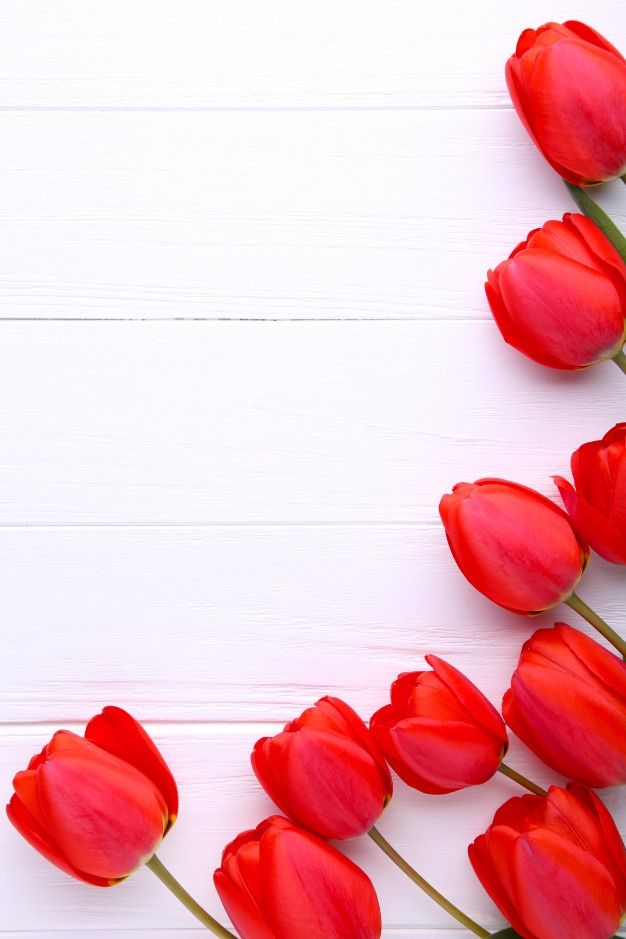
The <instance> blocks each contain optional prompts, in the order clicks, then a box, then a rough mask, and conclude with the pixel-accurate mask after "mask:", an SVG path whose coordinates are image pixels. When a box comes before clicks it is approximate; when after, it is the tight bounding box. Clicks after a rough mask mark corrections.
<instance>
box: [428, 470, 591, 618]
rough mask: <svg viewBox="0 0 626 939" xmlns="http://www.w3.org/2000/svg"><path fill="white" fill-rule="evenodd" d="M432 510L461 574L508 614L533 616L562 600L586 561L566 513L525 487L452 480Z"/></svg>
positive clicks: (502, 482) (497, 481)
mask: <svg viewBox="0 0 626 939" xmlns="http://www.w3.org/2000/svg"><path fill="white" fill-rule="evenodd" d="M439 512H440V514H441V518H442V521H443V524H444V527H445V530H446V535H447V538H448V543H449V545H450V549H451V551H452V554H453V555H454V559H455V561H456V563H457V564H458V566H459V568H460V569H461V571H462V573H463V574H464V575H465V576H466V577H467V579H468V580H469V582H470V583H471V584H473V586H474V587H476V589H477V590H480V592H481V593H483V594H484V595H485V596H486V597H489V599H490V600H493V602H494V603H498V604H499V605H500V606H503V607H505V608H506V609H508V610H511V611H512V612H514V613H525V614H531V615H532V614H533V613H540V612H541V611H542V610H548V609H550V608H551V607H553V606H557V604H559V603H561V602H562V601H564V600H567V599H568V598H569V597H570V596H571V594H572V593H573V591H574V589H575V587H576V585H577V583H578V581H579V580H580V578H581V576H582V574H583V571H584V570H585V567H586V565H587V561H588V558H589V552H588V550H587V546H586V544H585V543H584V542H583V541H582V539H581V538H579V536H578V535H577V534H576V532H575V531H574V529H573V528H572V525H571V523H570V521H569V518H568V517H567V515H566V514H565V512H563V511H562V509H560V508H559V507H558V506H557V505H555V504H554V503H553V502H551V501H550V500H549V499H546V498H545V496H542V495H540V494H539V493H538V492H535V491H534V490H532V489H526V487H525V486H518V485H517V484H516V483H511V482H507V481H506V480H504V479H479V480H478V481H477V482H475V483H458V484H457V485H456V486H455V487H454V489H453V491H452V493H450V494H449V495H445V496H444V497H443V499H442V500H441V502H440V504H439Z"/></svg>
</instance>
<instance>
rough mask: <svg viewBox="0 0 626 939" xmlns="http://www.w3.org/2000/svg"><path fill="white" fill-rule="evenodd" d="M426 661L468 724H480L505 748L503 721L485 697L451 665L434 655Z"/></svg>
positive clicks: (505, 738) (505, 737)
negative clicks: (463, 713) (465, 717)
mask: <svg viewBox="0 0 626 939" xmlns="http://www.w3.org/2000/svg"><path fill="white" fill-rule="evenodd" d="M426 661H427V662H428V664H429V665H430V666H431V668H432V669H433V670H434V672H435V674H436V675H437V677H438V678H439V679H440V680H441V681H442V682H443V683H444V685H445V686H446V687H447V688H448V689H449V690H450V692H451V694H452V695H454V698H455V699H456V700H457V701H458V702H459V703H460V704H461V705H462V707H463V708H464V710H465V712H466V715H467V717H468V718H469V722H470V723H476V724H480V725H481V726H482V727H483V728H484V730H485V732H486V733H487V734H491V735H492V736H493V737H494V739H495V740H496V741H498V742H499V743H500V744H501V745H502V746H503V747H505V748H506V746H507V744H508V741H507V735H506V728H505V726H504V721H503V720H502V718H501V717H500V715H499V714H498V712H497V711H496V709H495V708H494V706H493V704H491V702H490V701H488V700H487V698H486V697H485V695H484V694H483V693H482V691H480V690H479V689H478V688H477V687H476V685H474V684H473V683H472V682H471V681H470V680H469V678H466V676H465V675H464V674H463V673H462V672H460V671H459V670H458V669H457V668H454V666H453V665H450V664H449V663H448V662H444V660H443V659H440V658H439V657H438V656H436V655H427V656H426Z"/></svg>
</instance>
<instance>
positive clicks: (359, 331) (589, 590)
mask: <svg viewBox="0 0 626 939" xmlns="http://www.w3.org/2000/svg"><path fill="white" fill-rule="evenodd" d="M574 15H575V16H576V17H577V18H580V19H583V20H587V21H589V22H590V23H592V24H593V25H594V26H596V27H597V28H598V29H600V30H601V31H603V32H605V33H606V34H607V36H609V38H611V39H612V40H613V41H614V42H615V43H616V44H617V45H621V46H622V47H624V46H625V45H626V12H625V11H624V8H623V5H622V4H620V3H618V2H617V0H605V2H604V3H602V4H601V5H599V6H598V4H594V3H591V2H588V0H581V2H579V3H578V5H577V6H576V9H573V8H572V7H571V5H570V4H569V3H566V2H564V0H555V2H553V3H552V4H551V7H550V9H549V10H547V9H546V7H545V4H543V3H540V2H539V0H529V2H527V3H526V4H524V5H523V8H522V7H521V6H520V7H519V8H518V9H514V8H513V7H512V5H510V4H503V3H501V2H496V0H480V2H479V3H474V4H467V3H461V2H460V0H442V2H441V3H439V4H437V5H431V7H423V6H422V5H419V4H416V3H415V2H414V0H390V2H386V3H382V2H379V0H376V2H369V0H364V2H359V3H356V2H352V0H346V2H339V3H338V2H330V0H316V2H309V0H292V2H287V0H269V2H268V3H266V4H258V3H256V2H254V0H229V2H224V0H211V2H209V3H207V2H205V0H202V2H200V0H180V2H179V3H177V4H175V5H172V4H171V3H169V2H161V0H135V2H134V3H132V4H127V3H121V2H119V0H113V2H110V0H107V2H104V0H94V2H92V3H90V4H89V5H87V6H86V5H85V4H83V3H81V2H78V0H71V2H70V0H60V2H59V3H55V4H54V5H50V4H49V3H45V2H43V0H6V2H4V3H3V4H2V5H1V8H0V57H1V61H2V73H1V75H0V123H1V125H2V128H3V134H2V147H1V148H0V180H1V181H2V199H1V200H0V225H1V226H2V232H3V256H2V263H1V264H0V439H1V440H2V450H1V455H0V558H1V561H2V563H1V564H0V596H1V597H2V602H1V603H0V630H1V632H2V636H3V640H4V644H3V655H2V659H1V660H0V769H1V775H0V778H1V779H2V780H3V786H4V791H5V793H6V794H7V795H8V792H9V790H10V779H11V776H12V774H13V773H14V772H15V771H16V770H17V769H19V768H21V767H23V766H24V765H25V763H26V761H27V760H28V758H29V757H30V756H31V755H32V753H34V752H35V751H36V750H38V749H40V747H41V745H42V744H43V743H44V742H45V740H46V738H47V737H48V736H49V734H50V733H51V732H52V731H53V730H54V729H55V728H56V727H59V726H67V727H70V728H72V729H75V730H80V729H81V728H82V726H83V724H84V721H85V720H86V719H88V718H89V716H90V715H91V714H93V713H94V712H95V711H97V710H99V709H100V708H101V707H102V706H103V705H104V704H107V703H117V704H119V705H121V706H125V707H127V708H129V709H130V710H132V712H133V713H135V714H136V715H137V716H138V717H139V718H142V719H144V720H146V721H148V722H149V728H150V730H151V731H152V732H153V733H154V734H155V737H156V739H157V740H158V742H159V745H160V746H161V747H162V749H163V752H164V753H165V755H166V757H167V759H168V760H169V762H170V765H171V766H172V769H173V771H174V773H175V775H176V777H177V779H178V781H179V784H180V789H181V800H182V812H181V817H180V820H179V822H178V823H177V825H176V827H175V828H174V830H173V831H172V833H171V835H170V836H169V837H168V840H167V842H166V844H165V845H164V848H163V858H164V860H166V861H169V862H170V863H171V866H172V868H173V870H175V872H176V874H178V875H180V877H181V879H183V880H184V881H185V882H186V883H188V885H189V886H190V887H191V888H192V889H193V890H195V891H196V892H197V894H198V896H199V897H200V898H201V899H203V900H204V901H206V903H207V905H208V906H209V907H210V908H211V910H212V911H213V912H214V913H216V915H221V914H220V910H219V904H218V902H217V899H216V897H215V895H214V893H213V890H212V887H211V884H210V874H211V872H212V870H213V868H214V867H215V866H216V864H217V863H218V861H219V855H220V852H221V849H222V847H223V846H224V844H225V843H226V842H227V841H228V840H230V839H231V838H232V837H233V836H234V835H235V834H236V833H237V832H238V831H239V830H240V829H243V828H245V827H249V826H251V825H254V824H256V822H257V821H259V820H260V819H261V818H262V817H263V816H265V815H267V814H269V813H270V811H271V806H270V804H269V802H268V800H267V799H266V797H265V796H264V795H263V793H262V792H261V791H260V790H259V788H258V786H257V785H256V783H255V782H254V779H253V777H252V774H251V772H250V770H249V765H248V755H249V750H250V747H251V745H252V744H253V743H254V741H255V740H256V739H257V737H258V736H260V735H261V734H262V733H265V732H268V731H272V730H275V729H277V728H278V727H279V726H280V723H281V722H283V721H285V720H287V719H288V718H289V717H291V716H293V715H295V714H296V713H298V712H299V711H300V710H302V709H303V708H304V707H306V706H307V705H309V704H310V703H312V702H313V701H314V700H316V698H317V697H319V696H320V695H322V694H324V693H332V694H338V695H343V696H345V697H346V698H347V699H348V700H349V701H350V702H351V703H352V704H353V705H354V706H355V707H356V708H357V709H358V710H359V711H360V713H361V714H362V715H363V716H364V717H367V716H368V715H369V714H371V713H372V711H373V710H374V709H375V708H377V707H379V706H380V705H381V704H382V703H384V701H385V699H386V695H387V692H388V686H389V683H390V681H391V680H392V679H393V678H394V677H395V676H396V674H397V673H398V672H400V671H403V670H407V669H414V668H419V667H420V666H421V664H422V662H423V656H424V654H426V653H427V652H429V651H433V652H436V653H438V654H440V655H442V656H443V657H446V658H448V659H449V660H450V661H452V662H453V663H454V664H456V665H457V666H458V667H460V668H462V669H463V670H464V671H465V672H466V673H467V674H468V675H469V676H470V677H471V678H472V679H473V680H474V681H476V683H477V684H479V685H480V686H481V687H482V688H483V689H484V690H485V691H486V693H487V694H488V695H489V697H490V698H491V700H492V701H493V702H494V703H496V704H498V703H499V701H500V698H501V695H502V693H503V691H504V690H505V689H506V687H507V682H508V678H509V676H510V673H511V670H512V668H513V666H514V664H515V661H516V657H517V654H518V652H519V648H520V645H521V643H522V642H523V640H524V639H525V638H526V636H527V635H528V634H529V631H530V629H531V627H532V626H534V625H536V624H534V623H533V624H530V623H528V622H525V621H523V620H520V619H517V618H515V617H513V616H512V615H509V614H507V613H505V612H503V611H500V610H498V609H496V608H494V607H492V606H491V605H489V604H488V603H487V601H485V600H484V599H483V598H481V597H480V596H478V595H477V594H476V593H474V592H473V591H472V590H471V588H470V587H469V586H468V585H467V584H466V583H465V582H464V581H463V580H462V578H461V577H460V575H459V574H458V572H457V571H456V569H455V567H454V564H453V562H452V560H451V558H450V556H449V553H448V550H447V547H446V544H445V538H444V536H443V533H442V531H441V528H440V526H439V524H438V520H437V502H438V500H439V497H440V495H441V494H442V492H444V491H445V490H447V489H448V488H449V487H450V486H451V485H452V484H453V483H455V482H456V481H458V480H459V479H463V478H465V479H474V478H478V477H480V476H485V475H501V476H505V477H509V478H514V479H517V480H518V481H520V482H523V483H526V484H529V485H532V486H535V487H537V488H538V489H540V490H541V491H543V492H545V493H546V494H547V495H551V496H554V495H555V489H554V486H553V484H552V482H551V479H550V477H551V476H552V475H553V474H555V473H560V474H566V473H567V465H568V459H569V454H570V452H571V451H572V450H573V449H574V448H575V447H576V446H577V445H578V444H579V443H581V442H582V441H584V440H587V439H592V438H595V437H598V436H600V435H602V434H603V433H604V432H605V431H606V430H607V429H608V428H609V427H610V426H612V425H613V424H614V423H616V422H617V421H618V420H622V419H624V407H623V402H624V400H626V398H625V393H626V388H625V386H624V378H623V376H621V375H620V373H619V372H618V370H617V369H616V368H615V367H614V366H613V365H612V364H610V363H609V364H608V365H605V366H602V367H600V368H597V369H595V370H593V371H590V372H588V373H585V374H581V375H560V374H557V373H551V372H549V371H547V370H543V369H541V368H539V367H538V366H535V365H533V364H532V363H530V362H528V361H526V360H523V359H522V358H521V357H520V356H518V355H517V354H516V353H515V352H514V351H512V350H511V349H509V348H508V347H506V346H504V344H503V343H502V341H501V339H500V337H499V335H498V334H497V331H496V330H495V328H494V326H493V323H492V322H491V319H490V316H489V312H488V309H487V307H486V304H485V300H484V295H483V288H482V282H483V279H484V274H485V271H486V269H487V267H489V266H491V265H494V264H496V263H497V262H498V261H499V260H501V259H502V258H503V257H504V256H505V255H506V254H508V252H509V251H510V250H511V248H512V247H513V246H514V245H515V244H516V243H517V242H518V241H520V240H521V239H522V238H523V237H524V236H525V235H526V234H527V232H528V230H529V229H531V228H533V227H536V226H537V225H539V224H541V223H542V222H543V221H544V220H545V219H547V218H548V217H558V216H560V215H561V214H562V213H563V212H564V211H568V210H571V208H572V205H571V203H570V202H569V200H568V196H567V193H566V192H565V190H564V188H563V186H562V184H561V183H560V181H559V180H558V179H557V178H556V177H555V176H554V174H553V173H552V172H551V171H550V170H549V168H548V167H547V166H545V165H544V164H543V162H542V161H541V159H540V157H539V156H538V155H537V154H536V153H535V151H534V150H533V148H532V146H531V144H530V143H529V141H528V140H527V138H526V136H525V134H524V131H523V129H522V128H521V126H520V124H519V122H518V120H517V118H516V117H515V115H514V113H513V111H512V109H511V107H510V104H509V101H508V97H507V94H506V88H505V84H504V79H503V74H502V72H503V64H504V60H505V59H506V57H507V56H508V54H509V53H510V51H511V50H512V48H513V46H514V43H515V40H516V38H517V35H518V33H519V31H520V30H521V29H522V28H523V27H524V26H527V25H538V24H539V23H540V22H543V21H544V20H545V19H546V17H547V16H551V17H553V18H555V19H559V20H562V19H567V18H571V17H572V16H574ZM600 198H601V200H602V202H603V204H605V205H606V206H607V207H608V208H610V210H611V212H612V214H613V215H614V216H615V217H616V219H618V220H621V221H622V222H626V194H625V193H624V189H623V187H622V186H619V185H617V184H616V185H612V186H607V187H606V188H605V190H604V191H603V192H602V194H601V196H600ZM581 593H582V595H583V596H585V598H586V599H587V600H588V601H589V602H591V603H592V604H594V605H595V606H597V608H598V609H599V610H601V611H602V612H604V613H605V614H606V617H607V619H609V621H610V622H612V623H613V625H615V626H616V627H617V628H621V630H622V632H624V631H626V614H625V613H624V601H625V598H626V583H625V581H624V575H623V571H620V570H617V569H615V568H613V567H611V566H610V565H608V564H606V563H604V562H602V561H600V560H599V559H598V558H594V559H593V562H592V565H591V568H590V571H589V574H588V575H587V576H586V579H585V583H584V586H583V588H582V589H581ZM555 618H563V619H566V620H567V621H569V622H572V623H573V624H575V620H574V618H573V615H569V611H568V610H559V611H556V615H553V616H551V617H543V618H542V619H541V620H540V621H539V622H543V623H546V624H549V623H550V622H552V621H554V619H555ZM511 762H512V763H514V764H515V765H516V766H517V767H518V768H519V769H521V770H523V771H527V772H528V773H529V774H532V775H533V776H535V777H536V778H537V779H538V781H540V782H543V783H548V782H550V781H551V779H552V778H553V777H551V775H550V773H549V772H548V771H547V770H546V769H544V768H543V767H541V766H540V765H539V764H538V763H537V761H536V760H535V759H534V758H533V757H532V756H531V755H530V754H528V752H526V751H525V750H524V748H523V747H521V745H519V744H517V743H516V742H515V741H514V742H513V747H512V751H511ZM514 792H515V790H514V788H513V786H512V784H511V783H510V782H509V781H507V780H505V779H502V778H499V779H497V780H494V781H493V782H492V783H490V784H489V785H488V786H485V787H482V788H481V789H479V790H474V791H471V792H465V793H460V794H457V795H455V796H450V797H446V798H444V799H432V798H430V799H429V798H427V797H425V796H421V795H418V794H417V793H413V792H410V791H409V790H407V789H406V788H405V787H403V786H402V785H400V784H398V787H397V794H396V799H395V800H394V802H393V803H392V806H391V807H390V808H389V810H388V812H387V813H386V815H385V816H384V818H383V820H382V821H381V826H380V827H381V829H382V830H383V831H384V832H385V834H387V835H388V836H389V837H390V839H391V840H393V841H394V842H395V843H396V844H397V846H398V847H399V848H400V849H401V850H403V851H405V852H406V854H407V856H408V857H409V858H410V859H411V860H412V861H414V862H415V864H416V866H418V867H420V869H421V870H422V872H423V873H424V874H425V875H426V876H428V877H430V878H431V879H432V880H433V882H434V883H435V884H436V885H437V886H438V887H439V888H440V889H442V890H444V891H445V892H447V893H448V894H449V895H450V897H451V898H452V899H453V900H454V901H455V902H457V903H458V904H460V905H461V906H463V907H464V908H465V909H466V910H467V912H468V913H470V914H471V915H473V916H475V918H477V919H479V920H480V921H481V922H482V923H484V924H485V925H486V926H487V927H490V928H494V929H495V928H496V926H497V924H498V923H500V922H501V920H500V918H499V917H498V914H497V911H496V910H495V908H494V907H493V905H492V904H491V902H490V901H489V900H488V898H487V897H486V895H485V894H484V893H483V891H482V889H481V888H480V886H479V885H478V883H477V882H476V880H475V878H474V877H473V874H472V872H471V870H470V868H469V864H468V862H467V859H466V855H465V848H466V845H467V843H468V842H469V841H470V840H472V838H473V837H474V836H475V835H476V834H477V833H478V832H479V831H480V830H481V829H482V828H484V826H485V825H486V824H487V822H488V821H489V819H490V817H491V815H492V813H493V811H494V809H495V808H496V806H497V805H498V804H500V803H501V802H502V801H503V800H504V799H505V798H507V797H508V796H509V795H511V794H514ZM606 798H607V802H608V804H609V805H610V807H611V809H612V810H614V812H615V814H616V817H617V818H618V820H619V821H620V824H621V826H622V829H625V828H626V799H625V797H624V796H623V795H622V794H621V792H618V791H614V792H610V793H608V794H607V795H606ZM347 851H348V853H349V854H350V856H352V857H354V858H355V859H356V860H357V861H358V862H359V863H362V864H363V866H364V867H365V868H366V869H367V870H368V871H369V872H370V873H371V874H372V876H373V878H374V880H375V883H376V886H377V888H378V889H379V892H380V896H381V902H382V905H383V912H384V919H385V939H452V937H459V939H460V936H461V935H463V933H462V931H460V930H456V929H455V928H454V927H453V924H451V923H450V922H449V921H448V920H447V919H446V917H445V916H444V914H443V913H441V912H440V911H438V910H437V908H435V907H434V906H432V904H430V903H429V902H428V901H427V900H426V899H424V898H422V897H421V896H420V895H419V894H418V893H417V892H416V891H415V890H414V889H413V888H411V886H410V885H409V884H408V882H407V883H404V882H403V880H402V877H401V875H400V874H396V872H395V870H394V869H392V868H391V867H390V865H389V863H388V862H387V861H386V860H385V859H384V858H382V857H380V858H378V857H377V856H376V848H375V846H374V845H373V844H370V843H369V842H367V843H359V844H357V843H352V844H350V845H348V846H347ZM0 860H1V861H2V871H3V877H2V881H1V886H0V910H2V913H1V914H0V937H2V939H50V937H51V936H53V937H54V939H79V937H81V939H82V937H83V936H85V935H86V934H87V933H88V932H89V933H90V934H91V933H93V934H94V936H95V937H96V939H108V937H118V939H174V937H177V939H178V937H180V936H189V937H191V936H194V937H195V936H196V935H197V936H199V935H201V933H202V931H201V930H197V929H195V928H194V924H193V921H191V920H190V918H189V917H188V916H187V915H186V914H185V912H184V911H182V910H178V909H177V907H176V905H175V903H174V902H173V901H170V899H169V897H167V896H166V895H165V893H164V892H163V891H162V889H161V888H160V887H159V886H158V885H157V884H156V883H152V882H151V875H150V874H149V872H147V871H143V872H141V873H139V874H137V875H136V876H134V877H133V878H131V879H130V880H129V881H128V882H127V883H125V884H124V885H122V886H121V887H119V888H117V889H116V890H114V891H98V890H95V889H90V888H87V887H85V886H82V885H80V884H78V883H75V882H72V881H69V880H68V879H67V878H66V877H64V876H63V875H62V874H61V873H60V872H57V871H56V870H54V869H53V868H51V867H50V866H48V865H46V864H45V862H44V861H43V860H41V859H39V858H37V857H36V856H35V855H34V854H33V852H32V851H31V850H30V849H29V848H28V846H27V845H26V844H24V843H22V842H21V841H20V839H19V838H18V837H17V836H16V835H15V833H14V832H13V830H12V829H11V828H10V826H9V825H8V824H6V823H3V824H2V825H0Z"/></svg>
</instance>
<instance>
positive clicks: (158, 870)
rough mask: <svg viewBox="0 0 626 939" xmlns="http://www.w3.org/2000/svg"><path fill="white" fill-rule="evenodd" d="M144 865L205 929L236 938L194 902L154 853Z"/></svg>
mask: <svg viewBox="0 0 626 939" xmlns="http://www.w3.org/2000/svg"><path fill="white" fill-rule="evenodd" d="M146 867H149V868H150V870H151V871H152V873H153V874H156V876H157V877H158V878H159V880H160V881H161V883H162V884H165V886H166V887H167V889H168V890H171V892H172V893H173V894H174V896H175V897H176V898H177V899H178V900H180V902H181V903H182V904H183V906H186V907H187V909H188V910H189V912H190V913H193V915H194V916H195V917H196V919H198V920H200V922H201V923H202V925H203V926H206V928H207V929H210V930H211V932H213V933H215V935H216V936H220V937H221V939H229V937H230V939H236V937H235V934H234V933H232V932H229V930H228V929H226V928H225V927H224V926H222V925H221V924H220V923H218V921H217V920H216V919H213V917H212V916H211V915H210V914H209V913H207V911H206V910H205V909H203V908H202V907H201V906H200V904H199V903H196V901H195V900H194V898H193V897H192V896H191V894H189V893H187V891H186V890H185V888H184V887H183V886H182V884H179V883H178V881H177V880H176V878H175V877H172V875H171V874H170V872H169V871H168V869H167V867H165V865H164V864H162V863H161V861H160V860H159V858H158V857H157V856H156V854H153V855H152V857H151V858H150V860H149V861H146Z"/></svg>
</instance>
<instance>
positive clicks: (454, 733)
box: [370, 655, 508, 795]
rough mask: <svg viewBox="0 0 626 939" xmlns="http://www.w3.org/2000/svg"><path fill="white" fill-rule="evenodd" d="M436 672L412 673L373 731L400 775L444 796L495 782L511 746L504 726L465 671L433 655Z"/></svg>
mask: <svg viewBox="0 0 626 939" xmlns="http://www.w3.org/2000/svg"><path fill="white" fill-rule="evenodd" d="M426 661H427V662H428V664H429V665H430V666H431V667H432V669H433V671H432V672H407V673H406V674H404V675H400V676H398V678H397V680H396V681H394V683H393V684H392V686H391V704H388V705H387V706H386V707H384V708H381V710H380V711H377V712H376V714H374V716H373V717H372V720H371V722H370V730H371V732H372V735H373V737H374V739H375V740H376V742H377V744H378V745H379V747H380V748H381V750H382V751H383V753H384V755H385V758H386V760H387V761H388V763H390V764H391V766H392V767H393V768H394V769H395V771H396V773H397V774H398V776H400V778H401V779H403V780H404V781H405V782H406V783H408V785H409V786H413V788H414V789H419V790H420V792H429V793H432V794H434V795H440V794H442V793H446V792H455V791H456V790H457V789H464V788H465V787H466V786H475V785H477V784H479V783H484V782H486V781H487V780H488V779H491V777H492V776H493V774H494V773H495V772H496V770H497V769H498V766H499V765H500V763H501V762H502V759H503V757H504V754H505V753H506V751H507V747H508V737H507V734H506V728H505V726H504V722H503V720H502V718H501V717H500V715H499V714H498V712H497V711H496V709H495V708H494V707H493V706H492V705H491V704H490V703H489V701H488V700H487V698H486V697H485V696H484V695H483V694H482V692H481V691H479V690H478V688H477V687H476V686H475V685H473V684H472V682H471V681H470V680H469V679H468V678H466V677H465V676H464V675H462V674H461V672H459V671H457V669H456V668H453V667H452V665H448V664H447V663H446V662H444V661H442V660H441V659H439V658H437V656H435V655H427V656H426Z"/></svg>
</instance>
